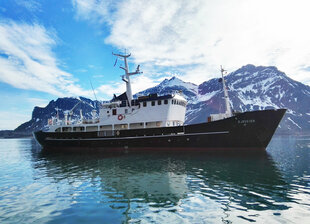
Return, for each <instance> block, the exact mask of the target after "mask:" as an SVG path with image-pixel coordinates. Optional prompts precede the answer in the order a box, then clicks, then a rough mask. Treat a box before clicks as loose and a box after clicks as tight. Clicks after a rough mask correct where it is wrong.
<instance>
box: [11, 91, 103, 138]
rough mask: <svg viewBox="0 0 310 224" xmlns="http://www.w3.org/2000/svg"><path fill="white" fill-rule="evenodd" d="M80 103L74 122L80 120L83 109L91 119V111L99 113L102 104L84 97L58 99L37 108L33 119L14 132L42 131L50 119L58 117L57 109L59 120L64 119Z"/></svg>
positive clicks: (74, 115)
mask: <svg viewBox="0 0 310 224" xmlns="http://www.w3.org/2000/svg"><path fill="white" fill-rule="evenodd" d="M78 102H81V103H80V104H79V105H78V106H77V107H76V108H75V110H74V111H73V115H72V120H74V119H78V118H79V116H80V109H82V113H83V116H84V117H85V118H91V111H92V110H93V109H96V110H97V111H99V105H100V103H99V102H98V101H92V100H90V99H87V98H84V97H77V98H76V97H65V98H58V99H57V100H56V101H54V100H52V101H50V102H49V104H48V105H47V106H46V107H44V108H42V107H35V108H34V109H33V111H32V118H31V120H30V121H27V122H25V123H23V124H21V125H20V126H18V127H17V128H16V129H15V130H14V131H16V132H22V133H27V132H30V133H31V132H33V131H37V130H40V129H42V128H43V127H44V126H45V125H46V124H47V121H48V119H50V118H51V117H52V116H53V117H56V110H55V108H58V109H59V112H58V114H59V118H61V119H63V118H64V112H65V111H70V110H71V109H72V108H73V107H74V106H75V105H77V103H78Z"/></svg>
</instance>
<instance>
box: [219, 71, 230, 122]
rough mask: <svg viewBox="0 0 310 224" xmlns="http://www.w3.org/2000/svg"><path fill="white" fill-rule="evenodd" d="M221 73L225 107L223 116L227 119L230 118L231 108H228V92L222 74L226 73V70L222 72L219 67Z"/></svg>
mask: <svg viewBox="0 0 310 224" xmlns="http://www.w3.org/2000/svg"><path fill="white" fill-rule="evenodd" d="M221 73H222V81H223V90H224V99H225V106H226V112H225V114H226V115H227V117H231V116H232V110H231V107H230V103H229V97H228V91H227V88H226V83H225V79H224V73H226V70H224V69H223V67H222V66H221Z"/></svg>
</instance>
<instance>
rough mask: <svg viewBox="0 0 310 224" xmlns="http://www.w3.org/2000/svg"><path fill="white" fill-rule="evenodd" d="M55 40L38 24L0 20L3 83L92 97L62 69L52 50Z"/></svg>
mask: <svg viewBox="0 0 310 224" xmlns="http://www.w3.org/2000/svg"><path fill="white" fill-rule="evenodd" d="M56 39H57V37H56V35H55V34H53V33H51V32H49V31H47V30H46V29H45V28H44V27H43V26H40V25H39V24H26V23H17V22H13V21H0V68H1V69H0V81H1V82H4V83H7V84H10V85H12V86H14V87H16V88H20V89H27V90H37V91H42V92H46V93H50V94H53V95H56V96H65V95H74V96H79V95H84V96H90V95H91V91H85V90H83V89H82V88H81V87H80V86H79V85H77V84H76V83H74V81H72V79H73V76H72V75H71V74H69V73H67V72H65V71H63V70H62V69H60V68H59V66H58V62H57V58H56V56H55V55H54V53H53V51H52V48H53V47H54V46H55V45H56V41H55V40H56Z"/></svg>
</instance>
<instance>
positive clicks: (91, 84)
mask: <svg viewBox="0 0 310 224" xmlns="http://www.w3.org/2000/svg"><path fill="white" fill-rule="evenodd" d="M88 79H89V82H90V86H91V88H92V90H93V93H94V96H95V99H96V100H97V96H96V93H95V90H94V87H93V83H92V82H91V79H90V78H89V77H88ZM97 101H98V100H97Z"/></svg>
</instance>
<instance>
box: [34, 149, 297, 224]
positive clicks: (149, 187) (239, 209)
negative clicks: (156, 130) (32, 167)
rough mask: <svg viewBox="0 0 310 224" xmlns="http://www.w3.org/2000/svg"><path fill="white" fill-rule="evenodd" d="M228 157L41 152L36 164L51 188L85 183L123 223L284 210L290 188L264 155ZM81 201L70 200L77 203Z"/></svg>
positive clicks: (247, 215) (229, 217) (222, 217)
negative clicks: (119, 214) (119, 213)
mask: <svg viewBox="0 0 310 224" xmlns="http://www.w3.org/2000/svg"><path fill="white" fill-rule="evenodd" d="M227 153H228V152H225V153H223V154H220V153H200V154H194V155H191V154H184V153H183V154H180V155H176V154H168V155H167V153H165V154H161V153H152V154H143V155H141V154H136V155H135V154H127V155H121V156H116V155H115V154H114V155H112V156H110V157H109V156H106V155H104V156H103V155H102V154H93V155H85V154H82V155H72V154H59V153H53V154H49V153H46V152H42V153H41V154H40V158H39V159H40V160H42V161H44V165H43V164H41V166H42V165H43V167H44V168H45V169H46V172H47V175H48V177H49V178H51V179H54V181H56V182H57V181H63V180H68V181H69V182H83V181H85V180H87V182H89V184H90V185H91V186H96V189H88V191H92V190H95V191H99V192H100V196H98V195H96V198H94V199H95V200H99V201H101V202H100V203H106V204H108V205H109V206H110V207H111V208H113V209H115V210H121V211H122V212H123V214H125V216H124V220H123V221H129V220H132V221H138V220H146V221H147V220H153V219H155V221H159V222H160V221H167V220H169V219H172V220H174V221H177V220H178V218H180V216H181V217H185V218H189V219H190V220H191V221H193V222H201V221H203V220H210V221H211V222H212V221H216V222H219V221H228V220H239V221H240V218H241V219H245V220H260V218H259V215H256V216H253V214H254V215H255V214H256V213H257V211H264V210H265V211H268V210H285V209H288V206H287V205H286V203H288V202H290V201H291V200H290V198H289V197H288V194H287V191H288V190H287V189H288V188H289V186H288V184H287V183H286V182H285V181H284V180H283V179H282V178H281V175H280V173H279V172H278V170H277V169H276V167H275V166H274V164H273V161H272V160H271V159H270V158H269V157H268V155H267V154H266V152H264V151H263V152H256V153H247V154H235V153H231V154H227ZM43 167H41V168H43ZM37 168H38V167H37ZM90 188H91V187H90ZM90 197H91V195H90ZM98 197H99V199H98ZM83 200H84V199H83V197H82V196H77V197H75V201H76V203H83ZM88 200H89V199H88ZM70 209H72V208H70ZM66 212H67V211H63V214H62V215H64V214H65V213H66ZM166 212H169V213H167V214H166ZM157 213H162V215H161V216H156V217H155V216H154V214H157ZM62 215H61V216H62ZM214 215H215V216H214ZM187 216H188V217H187ZM177 217H178V218H177ZM161 218H163V220H160V219H161Z"/></svg>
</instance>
